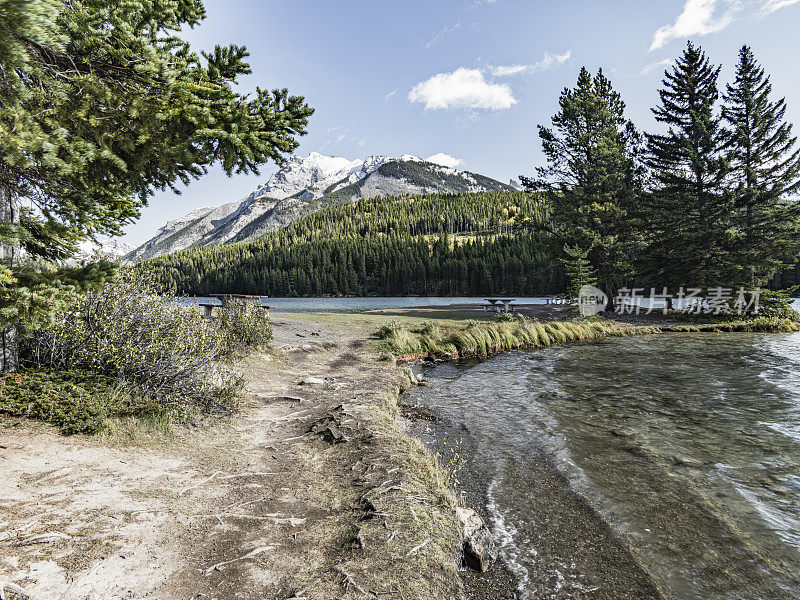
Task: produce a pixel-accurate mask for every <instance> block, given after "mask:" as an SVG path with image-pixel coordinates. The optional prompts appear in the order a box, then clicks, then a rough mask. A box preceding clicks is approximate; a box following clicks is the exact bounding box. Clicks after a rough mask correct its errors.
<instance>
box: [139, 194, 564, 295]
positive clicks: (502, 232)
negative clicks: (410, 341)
mask: <svg viewBox="0 0 800 600" xmlns="http://www.w3.org/2000/svg"><path fill="white" fill-rule="evenodd" d="M549 222H550V211H549V209H548V206H547V204H546V202H545V200H543V199H542V197H541V196H540V195H539V194H527V193H524V192H517V191H502V192H479V193H463V194H442V195H438V194H428V195H425V196H408V195H404V196H395V197H388V198H386V197H383V198H377V197H375V198H362V199H360V200H358V201H357V202H355V203H353V204H348V203H339V204H338V205H335V206H330V207H327V208H323V209H322V210H319V211H316V212H313V213H311V214H308V215H306V216H304V217H302V218H300V219H298V220H297V221H295V222H293V223H290V224H288V225H286V226H285V227H281V228H280V229H278V230H277V231H272V232H270V233H268V234H266V235H264V236H261V237H259V238H258V239H255V240H252V241H249V242H245V243H242V244H237V245H230V244H223V245H220V246H208V247H206V248H188V249H186V250H183V251H181V252H174V253H172V254H168V255H166V256H160V257H157V258H154V259H152V260H148V261H144V262H141V263H139V264H138V265H137V267H136V268H137V269H140V270H141V271H143V272H146V273H147V274H148V276H149V277H150V278H151V279H152V280H153V282H154V283H155V284H156V285H157V286H159V287H162V288H163V289H166V290H174V291H175V292H177V293H179V294H188V295H190V296H207V295H208V294H209V293H212V292H214V293H235V294H259V295H267V296H270V297H277V296H339V295H355V296H406V295H412V296H413V295H422V296H426V295H431V296H483V297H485V296H486V295H494V296H497V295H505V294H509V297H514V296H541V295H551V294H553V293H560V292H563V290H564V286H565V280H564V277H563V266H562V265H561V263H560V261H559V260H558V254H556V253H554V252H553V248H556V249H558V248H560V246H558V245H557V244H556V245H554V240H553V237H552V234H551V233H550V232H549V231H547V225H548V224H549Z"/></svg>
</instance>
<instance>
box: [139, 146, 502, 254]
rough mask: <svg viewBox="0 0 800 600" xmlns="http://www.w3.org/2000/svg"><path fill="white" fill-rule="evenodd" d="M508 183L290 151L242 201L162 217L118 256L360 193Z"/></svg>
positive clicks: (261, 227)
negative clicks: (150, 231) (144, 237)
mask: <svg viewBox="0 0 800 600" xmlns="http://www.w3.org/2000/svg"><path fill="white" fill-rule="evenodd" d="M431 159H435V157H431ZM509 189H513V188H512V187H511V186H509V185H507V184H504V183H500V182H499V181H496V180H494V179H491V178H489V177H485V176H483V175H478V174H476V173H470V172H468V171H460V170H458V169H455V168H452V167H447V166H443V165H440V164H437V163H436V162H431V161H430V160H426V159H421V158H419V157H416V156H411V155H408V154H406V155H403V156H400V157H394V158H392V157H388V156H369V157H367V158H366V159H364V160H348V159H346V158H341V157H336V156H323V155H321V154H317V153H316V152H312V153H311V154H309V155H308V156H307V157H305V158H303V157H299V156H293V157H292V158H291V159H290V160H289V161H288V162H287V164H286V165H285V166H284V167H283V168H281V169H280V170H279V171H277V172H276V173H274V174H273V175H272V176H271V177H270V178H269V180H268V181H267V182H266V183H265V184H264V185H262V186H260V187H258V188H257V189H256V190H254V191H253V192H252V193H251V194H250V195H248V196H247V197H246V198H244V199H243V200H241V201H238V202H230V203H228V204H223V205H222V206H211V207H206V208H199V209H197V210H194V211H192V212H190V213H189V214H188V215H186V216H185V217H183V218H180V219H175V220H174V221H170V222H168V223H167V224H166V225H164V226H163V227H162V228H161V229H160V230H159V231H158V233H157V234H156V235H155V236H154V237H153V238H152V239H150V240H148V241H147V242H145V243H144V244H142V245H141V246H139V247H138V248H136V249H135V250H133V251H131V252H129V253H128V254H126V255H125V257H124V260H125V261H136V260H144V259H147V258H153V257H155V256H160V255H162V254H168V253H170V252H175V251H177V250H183V249H184V248H193V247H202V246H213V245H218V244H226V243H232V242H244V241H248V240H251V239H254V238H256V237H259V236H261V235H263V234H265V233H268V232H269V231H273V230H275V229H277V228H279V227H280V226H281V225H284V224H286V223H289V222H291V221H294V220H296V219H298V218H299V217H301V216H303V215H305V214H308V213H309V212H313V211H315V210H319V209H320V208H324V207H326V206H331V205H333V204H338V203H340V202H349V201H355V200H358V199H359V198H373V197H376V196H396V195H400V194H431V193H461V192H480V191H493V190H509Z"/></svg>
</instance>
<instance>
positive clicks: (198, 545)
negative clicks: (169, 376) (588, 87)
mask: <svg viewBox="0 0 800 600" xmlns="http://www.w3.org/2000/svg"><path fill="white" fill-rule="evenodd" d="M275 325H276V327H275V329H276V344H277V346H278V348H279V350H280V352H279V355H277V356H275V357H271V356H267V355H260V356H254V357H251V358H249V359H248V360H247V361H246V362H245V363H244V364H242V365H241V370H242V373H243V374H244V376H245V378H246V381H247V388H248V394H247V397H246V399H245V400H244V401H243V403H242V406H241V407H240V411H239V412H238V413H237V414H236V415H234V416H232V417H230V418H227V419H224V420H223V421H221V422H217V423H215V424H214V425H213V426H210V427H201V428H195V429H192V430H189V429H187V428H178V431H177V432H176V433H175V436H174V437H173V438H172V439H170V440H168V441H164V442H162V443H158V444H148V445H144V446H133V447H132V446H121V447H111V446H109V445H107V444H104V443H102V442H101V441H98V440H93V439H91V438H85V437H79V436H75V437H63V436H60V435H58V434H57V433H54V432H53V431H52V430H51V429H48V428H46V427H44V426H40V425H32V424H24V425H21V426H17V427H5V428H1V429H0V583H1V582H3V581H10V582H13V583H15V584H17V585H20V586H22V587H24V588H25V589H26V590H27V591H29V592H32V593H33V594H34V595H35V597H37V598H40V599H41V600H47V599H51V598H59V599H65V600H72V599H76V600H77V599H81V600H82V599H104V600H105V599H109V598H154V599H159V600H171V599H179V598H180V599H186V598H208V599H212V598H217V599H220V600H222V599H223V598H226V599H227V598H237V599H244V600H247V599H250V598H259V599H272V598H280V599H284V598H291V597H293V598H309V599H318V598H319V599H322V598H350V597H352V598H363V597H365V595H366V596H368V597H380V598H406V599H410V598H459V597H461V594H462V592H461V588H460V583H459V579H458V576H457V573H456V570H455V568H454V564H455V557H454V555H453V549H454V548H455V547H456V546H457V530H456V528H455V525H454V518H453V516H452V502H453V501H452V497H450V496H449V495H448V493H447V490H446V487H445V486H444V485H443V482H441V481H440V480H439V479H438V475H437V472H436V471H435V470H434V469H433V468H432V466H431V462H430V459H429V457H428V456H427V455H426V453H425V452H424V451H423V449H422V446H421V444H420V443H419V442H416V441H414V440H411V439H409V438H407V437H405V436H403V435H402V432H401V431H400V428H399V426H398V421H397V419H396V418H395V415H396V404H395V399H396V395H397V391H398V389H397V385H398V372H397V370H396V369H395V368H393V367H390V366H388V365H387V364H386V363H379V362H378V361H377V360H376V357H375V356H374V354H373V349H372V346H371V344H370V343H369V342H367V341H365V339H364V338H365V335H364V332H360V331H358V330H357V327H356V328H353V327H348V326H347V325H346V323H345V324H343V323H332V322H330V321H325V320H323V321H322V322H315V321H313V320H308V319H297V318H291V319H290V318H283V319H277V320H276V323H275ZM310 428H313V430H314V431H309V430H310Z"/></svg>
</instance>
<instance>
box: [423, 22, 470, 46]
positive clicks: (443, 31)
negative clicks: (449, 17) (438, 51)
mask: <svg viewBox="0 0 800 600" xmlns="http://www.w3.org/2000/svg"><path fill="white" fill-rule="evenodd" d="M461 27H462V25H461V21H459V22H458V23H456V24H455V25H453V26H452V27H448V26H447V25H445V26H444V27H442V28H441V29H440V30H439V31H437V32H435V33H434V34H433V35H432V36H431V39H429V40H428V41H427V43H426V44H425V47H426V48H432V47H433V46H435V45H436V44H438V43H439V40H441V39H442V38H443V37H444V36H446V35H448V34H452V33H455V32H456V31H459V30H460V29H461Z"/></svg>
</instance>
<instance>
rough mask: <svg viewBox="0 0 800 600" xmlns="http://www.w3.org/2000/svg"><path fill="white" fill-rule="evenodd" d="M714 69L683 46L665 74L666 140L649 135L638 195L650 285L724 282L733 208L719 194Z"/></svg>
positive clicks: (662, 111)
mask: <svg viewBox="0 0 800 600" xmlns="http://www.w3.org/2000/svg"><path fill="white" fill-rule="evenodd" d="M719 70H720V69H719V67H716V66H714V65H712V64H711V63H710V61H709V59H708V58H707V56H706V55H705V53H704V52H703V50H702V49H701V48H699V47H696V46H694V45H693V44H692V43H691V42H689V43H688V45H687V47H686V50H685V51H684V52H683V55H682V56H681V57H680V58H679V59H678V60H677V61H676V63H675V65H674V66H673V67H672V69H671V70H668V71H666V72H665V74H664V79H663V80H662V85H663V87H662V89H660V90H659V96H660V98H661V104H660V106H657V107H656V108H654V109H653V114H654V115H655V118H656V120H657V121H658V122H659V123H663V124H664V125H666V126H667V128H668V129H667V132H666V133H665V134H656V135H648V164H649V167H650V169H651V174H652V179H653V184H654V185H653V189H652V190H651V193H649V194H646V195H644V196H643V197H642V202H641V203H640V207H641V209H642V210H641V213H640V214H641V216H642V219H643V221H644V223H645V229H646V231H647V237H648V240H647V248H646V250H645V252H643V254H642V257H643V260H642V264H641V277H642V278H643V279H645V280H647V281H649V282H650V283H652V284H653V285H655V286H661V285H665V286H670V287H676V286H680V285H690V286H706V285H714V284H719V283H729V282H730V278H731V276H732V273H731V272H730V268H729V266H730V262H729V257H730V256H729V250H730V247H731V237H732V233H731V231H730V228H729V224H730V217H731V214H732V210H733V205H732V201H731V197H730V194H727V193H726V190H725V178H726V177H727V174H728V168H727V163H726V161H725V157H724V155H723V151H722V150H723V147H724V145H725V135H724V129H723V127H722V124H721V119H720V117H719V116H718V115H717V114H715V111H714V105H715V103H716V102H717V100H718V97H719V92H718V89H717V78H718V76H719Z"/></svg>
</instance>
